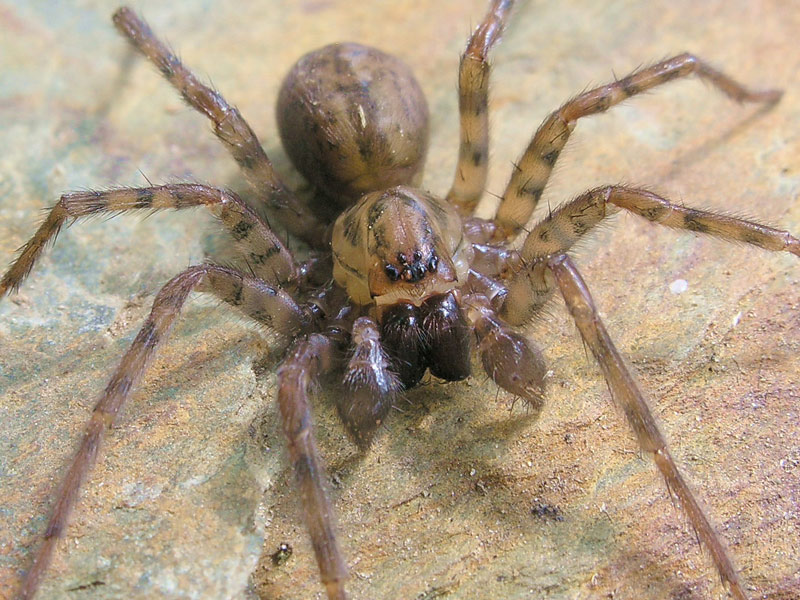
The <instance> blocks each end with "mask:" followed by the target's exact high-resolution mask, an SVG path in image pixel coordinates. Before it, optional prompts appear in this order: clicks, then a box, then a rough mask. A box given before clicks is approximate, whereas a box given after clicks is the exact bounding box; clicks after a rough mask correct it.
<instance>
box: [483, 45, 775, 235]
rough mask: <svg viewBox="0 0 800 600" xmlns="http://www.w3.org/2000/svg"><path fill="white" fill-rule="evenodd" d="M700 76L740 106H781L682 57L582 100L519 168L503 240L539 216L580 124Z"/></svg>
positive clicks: (549, 123)
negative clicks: (651, 92) (538, 206)
mask: <svg viewBox="0 0 800 600" xmlns="http://www.w3.org/2000/svg"><path fill="white" fill-rule="evenodd" d="M692 74H696V75H697V76H698V77H700V78H701V79H703V80H704V81H707V82H708V83H710V84H711V85H713V86H714V87H716V88H717V89H719V90H720V91H721V92H722V93H724V94H725V95H727V96H728V97H729V98H731V99H733V100H735V101H737V102H765V103H774V102H777V101H778V100H779V99H780V97H781V94H782V92H780V91H778V90H766V91H751V90H749V89H747V88H746V87H744V86H743V85H741V84H740V83H738V82H737V81H735V80H734V79H731V78H730V77H728V76H727V75H725V74H724V73H721V72H720V71H717V70H716V69H714V68H713V67H711V66H709V65H708V64H707V63H706V62H705V61H703V60H702V59H700V58H698V57H696V56H694V55H692V54H681V55H679V56H676V57H674V58H670V59H668V60H665V61H662V62H659V63H657V64H655V65H653V66H651V67H647V68H645V69H642V70H640V71H636V72H634V73H631V74H630V75H628V76H627V77H624V78H622V79H620V80H618V81H615V82H613V83H610V84H608V85H604V86H601V87H598V88H595V89H593V90H590V91H588V92H584V93H583V94H580V95H579V96H576V97H575V98H573V99H572V100H569V101H567V102H566V103H565V104H563V105H562V106H561V108H559V109H558V110H556V111H555V112H553V113H552V114H550V116H548V117H547V118H546V119H545V120H544V122H543V123H542V124H541V125H540V126H539V129H538V130H537V131H536V134H535V135H534V136H533V139H532V140H531V142H530V145H529V146H528V148H527V149H526V150H525V153H524V154H523V155H522V158H520V160H519V161H518V162H517V163H516V168H515V169H514V173H513V174H512V175H511V179H510V180H509V182H508V186H507V187H506V190H505V192H504V193H503V199H502V201H501V202H500V206H499V207H498V209H497V213H496V216H495V220H496V221H497V225H498V231H497V232H496V234H495V235H496V238H497V239H508V238H512V237H514V236H516V235H517V234H519V233H520V231H522V228H523V227H524V226H525V224H526V223H527V222H528V220H529V219H530V218H531V215H533V211H534V209H535V208H536V204H537V203H538V202H539V198H540V197H541V195H542V192H543V191H544V188H545V186H546V185H547V181H548V180H549V178H550V173H552V171H553V167H554V165H555V163H556V161H557V160H558V156H559V154H560V153H561V150H563V149H564V146H565V145H566V143H567V139H569V136H570V134H571V133H572V131H573V129H575V125H576V124H577V121H578V119H580V118H581V117H586V116H589V115H594V114H597V113H600V112H605V111H606V110H608V109H609V108H611V107H612V106H614V105H616V104H619V103H620V102H622V101H623V100H626V99H627V98H630V97H631V96H635V95H637V94H641V93H642V92H645V91H647V90H649V89H652V88H654V87H656V86H659V85H662V84H664V83H667V82H668V81H672V80H673V79H677V78H679V77H687V76H689V75H692Z"/></svg>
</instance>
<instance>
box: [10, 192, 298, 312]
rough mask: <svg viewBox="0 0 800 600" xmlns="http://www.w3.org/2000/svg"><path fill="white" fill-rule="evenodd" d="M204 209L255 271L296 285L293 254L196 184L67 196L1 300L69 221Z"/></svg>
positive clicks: (233, 200) (233, 203) (245, 211)
mask: <svg viewBox="0 0 800 600" xmlns="http://www.w3.org/2000/svg"><path fill="white" fill-rule="evenodd" d="M195 206H205V207H207V208H208V209H209V210H210V211H211V213H212V214H213V215H214V216H216V217H217V218H218V219H220V221H221V222H222V225H223V226H224V227H225V228H226V229H227V230H228V231H229V232H230V234H231V235H232V236H233V239H234V240H235V241H236V243H237V244H238V245H239V247H240V248H241V249H242V251H243V253H244V256H245V257H246V258H247V261H248V263H249V264H250V266H251V268H252V269H253V272H254V273H255V274H256V275H258V276H260V277H262V278H264V279H266V280H268V281H270V282H272V283H275V284H277V285H281V284H286V283H289V282H291V281H293V280H294V278H295V277H296V275H297V267H296V266H295V263H294V260H293V259H292V256H291V254H289V251H288V250H287V249H286V247H285V246H284V245H283V243H282V242H281V241H280V239H279V238H278V237H277V236H276V235H275V234H274V233H273V232H272V230H271V229H270V228H269V226H268V225H267V224H266V223H265V222H264V221H263V220H262V219H261V218H260V217H259V216H258V215H256V213H254V212H253V210H252V209H250V208H249V207H248V206H247V205H246V204H245V203H244V202H243V201H242V200H241V199H240V198H239V197H238V196H237V195H236V194H234V193H233V192H229V191H226V190H220V189H216V188H211V187H207V186H204V185H198V184H190V183H186V184H173V185H162V186H156V187H147V188H120V189H116V190H108V191H97V192H95V191H89V192H74V193H71V194H64V195H63V196H61V199H60V200H59V201H58V204H56V205H55V206H54V207H53V208H52V209H51V210H50V214H49V215H48V216H47V218H46V219H45V221H44V223H42V224H41V225H40V226H39V229H38V231H37V232H36V233H35V234H34V236H33V237H32V238H31V239H30V240H29V241H28V242H27V243H26V244H25V245H24V246H23V247H22V248H21V250H20V253H19V256H18V257H17V259H16V260H15V261H14V263H13V264H12V265H11V267H10V268H9V270H8V271H7V272H6V274H5V275H4V276H3V279H2V280H0V298H2V297H3V296H4V295H5V294H6V293H8V292H9V291H14V290H16V289H17V288H19V286H20V284H21V283H22V281H23V280H24V279H25V277H27V276H28V274H29V273H30V271H31V269H32V268H33V265H34V263H35V262H36V260H37V259H38V258H39V256H41V254H42V251H43V250H44V248H45V246H47V244H48V242H51V241H54V240H55V238H56V236H57V235H58V232H59V231H60V230H61V227H62V226H63V225H64V223H65V222H66V221H67V220H68V219H80V218H83V217H90V216H93V215H99V214H110V215H114V214H120V213H123V212H128V211H133V210H147V211H154V210H161V209H164V208H174V209H182V208H191V207H195Z"/></svg>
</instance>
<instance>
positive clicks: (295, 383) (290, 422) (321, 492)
mask: <svg viewBox="0 0 800 600" xmlns="http://www.w3.org/2000/svg"><path fill="white" fill-rule="evenodd" d="M335 358H336V348H335V344H334V342H333V340H332V339H331V338H329V337H326V336H324V335H321V334H312V335H309V336H308V337H307V338H298V339H297V340H296V341H295V343H294V344H293V345H292V347H291V349H290V350H289V353H288V354H287V356H286V358H285V359H284V361H283V363H282V364H281V366H280V367H279V368H278V405H279V408H280V413H281V420H282V423H283V432H284V434H285V435H286V440H287V445H288V448H289V457H290V458H291V461H292V467H293V468H294V474H295V479H296V484H297V487H298V490H299V492H300V499H301V501H302V503H303V515H304V517H305V520H306V527H307V528H308V532H309V534H310V536H311V545H312V546H313V547H314V554H315V555H316V558H317V565H318V566H319V571H320V574H321V577H322V583H323V584H324V585H325V590H326V592H327V594H328V598H329V599H330V600H345V598H346V597H347V594H346V591H345V581H346V579H347V566H346V565H345V562H344V558H343V556H342V552H341V550H340V549H339V544H338V542H337V541H336V534H335V531H334V516H333V509H332V508H331V506H330V502H329V501H328V498H327V495H326V493H325V486H324V481H325V473H324V469H323V467H322V462H321V461H320V458H319V452H318V451H317V446H316V442H315V441H314V432H313V429H312V418H311V405H310V403H309V393H308V392H309V388H310V387H311V386H312V385H314V383H315V382H316V380H317V379H318V378H319V376H320V375H322V374H323V373H325V372H327V371H329V370H330V369H331V367H332V366H333V364H334V362H335Z"/></svg>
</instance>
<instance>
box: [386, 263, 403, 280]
mask: <svg viewBox="0 0 800 600" xmlns="http://www.w3.org/2000/svg"><path fill="white" fill-rule="evenodd" d="M383 270H384V271H385V272H386V275H387V276H388V277H389V279H391V280H392V281H397V280H398V279H400V271H398V270H397V267H395V266H394V265H386V266H385V267H384V269H383Z"/></svg>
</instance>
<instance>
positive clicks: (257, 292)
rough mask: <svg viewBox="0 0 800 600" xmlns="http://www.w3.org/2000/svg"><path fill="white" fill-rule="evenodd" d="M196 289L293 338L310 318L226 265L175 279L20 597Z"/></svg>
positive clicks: (33, 585) (77, 461)
mask: <svg viewBox="0 0 800 600" xmlns="http://www.w3.org/2000/svg"><path fill="white" fill-rule="evenodd" d="M192 291H201V292H210V293H213V294H215V295H216V296H217V297H219V298H220V299H221V300H223V301H225V302H227V303H229V304H231V305H232V306H234V307H236V308H237V309H238V310H240V311H242V312H243V313H244V314H245V315H247V316H249V317H251V318H253V319H255V320H256V321H258V322H259V323H262V324H263V325H265V326H267V327H268V328H270V330H272V331H275V332H277V333H280V334H283V335H291V334H292V333H294V332H295V331H296V330H297V329H299V328H301V327H302V326H304V325H305V323H306V320H307V317H306V314H305V313H304V312H303V311H302V310H301V309H300V307H299V306H298V305H297V304H296V303H295V302H294V300H292V298H291V297H290V296H289V295H288V294H286V293H285V292H283V291H282V290H280V289H276V288H273V287H270V286H269V285H267V284H266V283H265V282H263V281H261V280H260V279H256V278H253V277H248V276H245V275H243V274H242V273H239V272H237V271H234V270H233V269H227V268H223V267H217V266H212V265H200V266H196V267H190V268H189V269H187V270H186V271H183V272H182V273H180V274H178V275H177V276H175V277H173V278H172V279H171V280H170V281H169V282H168V283H167V284H166V285H165V286H164V287H163V288H162V289H161V291H160V292H159V293H158V295H156V298H155V300H154V302H153V308H152V310H151V311H150V316H149V317H148V318H147V320H146V321H145V322H144V325H143V326H142V329H141V330H140V331H139V334H138V335H137V336H136V339H134V341H133V344H131V347H130V349H129V350H128V351H127V352H126V353H125V356H124V357H123V358H122V361H121V362H120V364H119V366H118V367H117V369H116V371H115V372H114V375H113V376H112V377H111V380H110V381H109V383H108V385H107V386H106V388H105V390H104V391H103V393H102V395H101V396H100V399H99V400H98V402H97V404H96V405H95V407H94V411H93V412H92V418H91V419H90V421H89V424H88V425H87V427H86V433H85V434H84V437H83V441H82V442H81V445H80V447H79V448H78V452H77V453H76V455H75V458H74V459H73V461H72V465H71V466H70V468H69V471H68V472H67V476H66V478H65V479H64V482H63V483H62V485H61V488H60V489H59V492H58V495H57V496H56V503H55V506H54V508H53V514H52V516H51V517H50V521H49V522H48V524H47V529H46V530H45V534H44V540H43V542H42V545H41V546H40V547H39V549H38V550H37V552H36V556H35V558H34V561H33V565H32V566H31V568H30V570H29V571H28V572H27V573H26V575H25V579H24V581H23V584H22V591H21V594H20V597H21V598H23V599H31V598H33V597H34V595H35V594H36V590H37V589H38V587H39V583H40V582H41V579H42V575H43V574H44V573H45V571H46V570H47V567H48V566H49V564H50V562H51V560H52V558H53V551H54V550H55V547H56V544H57V543H58V540H59V539H60V538H62V537H63V536H64V534H65V531H66V527H67V522H68V520H69V516H70V513H71V512H72V509H73V508H74V507H75V504H76V503H77V501H78V496H79V493H80V489H81V486H82V485H83V482H84V481H85V480H86V478H87V476H88V474H89V472H90V471H91V470H92V468H93V467H94V465H95V463H96V462H97V458H98V456H99V452H100V446H101V444H102V442H103V439H104V437H105V434H106V431H108V430H109V429H110V428H111V427H112V426H113V425H114V421H115V420H116V418H117V415H118V414H119V413H120V411H121V410H122V409H123V407H124V406H125V403H126V402H127V400H128V398H130V396H131V393H132V392H133V390H134V389H135V388H136V386H137V385H138V384H139V382H140V381H141V379H142V376H143V375H144V372H145V370H146V369H147V366H148V365H149V364H150V362H151V361H152V359H153V357H154V356H155V352H156V349H157V347H158V345H159V344H160V343H161V342H162V341H163V340H164V339H165V338H166V337H167V334H168V333H169V331H170V329H172V325H173V324H174V322H175V319H176V318H177V316H178V315H179V314H180V311H181V308H182V307H183V305H184V303H185V302H186V298H187V297H188V296H189V293H190V292H192Z"/></svg>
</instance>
